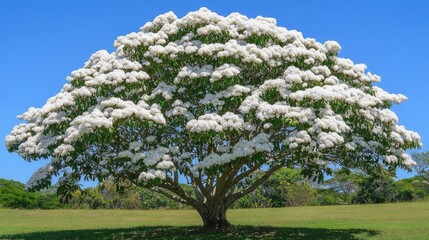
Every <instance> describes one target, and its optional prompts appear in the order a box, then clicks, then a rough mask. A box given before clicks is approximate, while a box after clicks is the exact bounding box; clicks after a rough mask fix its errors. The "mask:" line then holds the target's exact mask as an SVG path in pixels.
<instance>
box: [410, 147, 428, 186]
mask: <svg viewBox="0 0 429 240" xmlns="http://www.w3.org/2000/svg"><path fill="white" fill-rule="evenodd" d="M411 157H412V158H413V160H414V161H415V162H416V165H415V166H414V169H415V170H416V173H417V175H418V176H420V177H422V178H424V179H425V180H427V181H429V152H419V153H413V154H411Z"/></svg>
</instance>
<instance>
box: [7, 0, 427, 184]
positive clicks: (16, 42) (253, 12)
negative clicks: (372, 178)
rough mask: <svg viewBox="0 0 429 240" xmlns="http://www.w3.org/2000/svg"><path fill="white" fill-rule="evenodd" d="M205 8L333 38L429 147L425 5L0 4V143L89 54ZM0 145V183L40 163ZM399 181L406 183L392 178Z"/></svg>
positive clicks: (247, 0) (220, 0)
mask: <svg viewBox="0 0 429 240" xmlns="http://www.w3.org/2000/svg"><path fill="white" fill-rule="evenodd" d="M200 7H208V8H209V9H210V10H212V11H215V12H217V13H218V14H221V15H228V14H230V13H231V12H240V13H241V14H244V15H247V16H248V17H256V16H258V15H261V16H266V17H274V18H276V19H277V23H278V25H280V26H283V27H286V28H287V29H296V30H298V31H301V32H302V33H303V34H304V36H305V37H311V38H315V39H316V40H317V41H319V42H324V41H326V40H335V41H337V42H339V43H340V45H341V46H342V51H341V53H340V56H341V57H346V58H350V59H352V60H353V61H354V62H355V63H365V64H367V66H368V70H369V71H370V72H372V73H376V74H378V75H380V76H381V77H382V81H381V83H378V84H377V85H378V86H380V87H381V88H383V89H385V90H387V91H388V92H392V93H402V94H404V95H406V96H407V97H408V98H409V100H408V101H407V102H405V103H403V104H401V105H398V106H395V107H393V111H395V112H396V113H397V115H398V116H399V122H400V124H402V125H405V126H406V127H407V128H408V129H411V130H414V131H417V132H418V133H419V134H420V136H421V137H422V141H423V144H424V147H423V149H421V150H420V151H426V150H428V149H429V148H428V146H427V145H429V128H428V127H427V122H428V120H429V113H428V110H429V106H428V105H429V47H428V44H429V14H428V12H429V1H424V0H422V1H405V0H404V1H370V0H367V1H340V0H337V1H326V0H325V1H316V0H314V1H286V0H278V1H262V0H260V1H251V0H236V1H226V0H211V1H201V0H200V1H191V0H186V1H171V0H162V1H161V0H156V1H155V0H152V1H126V0H123V1H85V0H79V1H78V0H74V1H54V0H51V1H43V0H39V1H19V0H2V1H1V4H0V46H1V53H0V54H1V55H0V56H1V57H0V83H1V87H0V109H1V113H0V126H1V127H0V139H4V138H5V137H6V135H7V134H8V133H9V132H10V131H11V130H12V128H13V126H14V125H16V124H18V123H19V121H18V120H16V118H15V117H16V115H19V114H21V113H23V112H25V111H26V110H27V109H28V108H29V107H31V106H34V107H41V106H42V105H43V104H44V103H45V101H46V100H47V99H48V98H49V97H51V96H53V95H55V94H56V93H57V92H58V91H59V90H60V89H61V87H62V86H63V85H64V84H65V83H66V80H65V78H66V76H68V75H69V74H70V72H71V71H73V70H75V69H78V68H80V67H82V65H83V63H84V62H85V61H86V60H87V59H88V58H89V57H90V55H91V54H92V53H94V52H95V51H97V50H100V49H106V50H108V51H113V50H114V49H113V41H114V40H115V39H116V37H117V36H120V35H124V34H127V33H130V32H133V31H138V30H139V28H140V26H142V25H144V23H146V22H148V21H152V20H153V18H155V17H156V16H157V15H159V14H162V13H165V12H167V11H173V12H174V13H175V14H176V15H177V16H178V17H183V16H184V15H185V14H186V13H187V12H189V11H193V10H197V9H199V8H200ZM2 145H3V146H0V178H6V179H15V180H18V181H21V182H26V181H27V180H28V178H29V177H30V176H31V174H32V173H33V172H34V171H35V170H36V169H37V168H39V167H41V166H42V165H44V164H45V162H44V161H39V162H32V163H28V162H26V161H24V160H22V159H21V158H20V157H19V156H18V155H17V154H10V153H8V152H7V151H6V148H5V147H4V144H2ZM398 176H399V177H400V178H403V177H407V176H410V174H407V173H405V172H404V171H398Z"/></svg>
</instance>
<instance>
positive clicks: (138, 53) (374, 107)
mask: <svg viewBox="0 0 429 240" xmlns="http://www.w3.org/2000/svg"><path fill="white" fill-rule="evenodd" d="M114 46H115V51H114V52H113V53H108V52H107V51H104V50H103V51H99V52H96V53H95V54H93V55H92V56H91V58H90V59H89V60H88V61H87V62H86V63H85V65H84V66H83V67H82V68H81V69H79V70H76V71H73V72H72V74H71V76H70V77H68V78H67V79H68V81H69V82H68V83H67V84H65V85H64V87H63V89H62V90H61V91H60V93H58V94H57V95H56V96H54V97H52V98H50V99H49V100H48V101H47V103H46V104H45V105H44V106H43V107H41V108H38V109H36V108H30V109H29V110H28V111H27V112H26V113H24V114H22V115H20V116H19V118H20V119H22V120H24V121H25V123H23V124H20V125H18V126H16V127H15V128H14V129H13V131H12V132H11V134H10V135H8V136H7V137H6V146H7V148H8V150H9V151H14V152H17V153H18V154H20V155H21V156H22V157H23V158H25V159H27V160H37V159H41V158H51V162H50V163H49V164H48V165H47V166H45V167H44V168H41V169H39V170H38V171H37V172H36V173H35V174H34V175H33V177H32V178H31V179H30V181H29V183H28V186H27V187H28V188H35V189H38V188H41V187H46V186H49V185H50V184H51V179H52V178H51V177H52V176H53V175H59V176H61V177H60V181H59V182H58V185H59V186H58V191H59V192H60V193H61V194H62V195H65V196H67V197H66V198H68V197H69V196H70V195H69V194H70V192H73V191H75V190H76V184H77V183H78V181H79V180H80V179H81V178H85V179H92V180H95V179H97V180H99V181H103V180H105V179H107V178H110V177H114V178H115V179H118V180H119V181H122V182H125V181H129V182H130V183H132V184H135V185H137V186H142V187H146V188H148V189H151V190H152V191H155V192H158V193H160V194H163V195H164V196H166V197H169V198H171V199H172V200H174V201H177V202H179V203H181V204H186V205H189V206H191V207H193V208H195V209H196V210H197V211H198V213H199V214H200V215H201V217H202V219H203V220H204V225H205V226H207V227H212V226H214V227H218V226H220V227H223V226H227V225H228V224H227V221H226V210H227V209H228V208H229V207H230V206H231V205H232V204H233V203H234V202H236V201H237V200H238V199H240V198H241V197H243V196H245V195H247V194H249V193H250V192H252V191H253V190H255V189H256V188H257V187H258V186H260V185H261V184H262V183H263V182H264V181H266V180H267V179H268V178H269V177H270V176H271V175H272V174H273V173H275V172H276V171H277V170H279V169H281V168H282V167H289V168H294V167H297V168H300V174H301V175H303V176H304V177H308V178H312V180H313V181H315V180H318V181H321V180H323V177H324V174H330V173H331V172H332V169H331V166H332V164H340V165H342V166H343V167H344V168H346V169H349V168H359V169H361V170H362V171H364V172H365V173H369V174H371V175H374V174H377V173H378V172H380V171H382V169H384V168H388V169H389V170H390V171H393V170H394V169H396V168H397V167H401V168H406V169H408V168H409V167H410V166H411V165H412V164H413V163H414V162H413V161H412V160H411V158H410V157H409V156H408V155H407V154H406V152H405V150H407V149H410V148H416V147H419V146H421V142H420V137H419V135H418V134H417V133H415V132H412V131H408V130H406V129H405V128H404V127H403V126H399V125H398V118H397V116H396V115H395V113H393V112H392V111H391V110H389V108H390V107H391V106H392V104H394V103H401V102H403V101H404V100H406V97H405V96H403V95H401V94H390V93H387V92H385V91H384V90H382V89H381V88H379V87H376V86H373V85H372V84H373V82H378V81H380V77H378V76H377V75H374V74H371V73H369V72H365V69H366V66H365V65H364V64H354V63H353V62H352V61H351V60H349V59H344V58H340V57H338V53H339V51H340V50H341V47H340V46H339V44H338V43H336V42H334V41H327V42H325V43H323V44H322V43H319V42H317V41H315V40H314V39H305V38H303V36H302V34H301V33H299V32H297V31H293V30H292V31H289V30H286V29H285V28H282V27H278V26H277V25H276V20H275V19H272V18H263V17H257V18H255V19H249V18H247V17H246V16H243V15H240V14H237V13H235V14H231V15H229V16H227V17H223V16H219V15H217V14H216V13H213V12H211V11H209V10H208V9H206V8H202V9H200V10H199V11H196V12H191V13H189V14H188V15H186V16H185V17H183V18H181V19H178V18H177V17H176V16H175V15H174V14H173V13H172V12H169V13H166V14H164V15H160V16H158V17H157V18H155V19H154V21H153V22H149V23H147V24H145V25H144V26H143V27H142V28H141V30H140V31H139V32H138V33H130V34H128V35H126V36H121V37H118V39H117V40H116V41H115V44H114ZM257 171H260V172H261V171H262V174H260V175H259V178H258V179H254V180H251V178H252V176H253V178H254V176H255V175H252V174H253V173H254V172H257ZM251 175H252V176H251ZM179 176H181V177H183V178H185V179H186V183H187V185H184V184H181V183H180V182H179ZM238 185H240V188H241V190H240V191H236V188H237V186H238ZM184 186H186V187H187V188H192V191H190V192H192V194H190V192H187V190H186V189H185V188H184ZM280 186H281V187H282V190H281V193H280V198H279V199H276V200H275V202H273V203H272V204H273V205H278V204H279V201H280V199H284V200H285V204H290V205H294V204H298V203H300V204H301V203H303V204H304V203H305V202H303V199H299V198H300V197H301V196H303V195H305V196H308V197H310V196H312V195H313V194H314V193H313V192H312V191H311V189H310V187H309V185H307V183H305V182H301V183H299V184H298V185H296V184H292V183H290V182H282V183H281V185H280ZM262 193H264V189H262ZM94 194H95V193H93V192H92V191H89V192H88V193H86V194H83V195H82V196H84V195H86V196H91V198H94V199H99V197H98V196H94ZM276 194H277V193H276ZM111 203H112V204H116V203H115V200H114V199H111ZM305 204H307V203H305ZM101 205H103V203H101V202H99V201H98V200H96V201H95V202H93V203H91V204H90V206H89V207H91V208H92V207H98V206H101Z"/></svg>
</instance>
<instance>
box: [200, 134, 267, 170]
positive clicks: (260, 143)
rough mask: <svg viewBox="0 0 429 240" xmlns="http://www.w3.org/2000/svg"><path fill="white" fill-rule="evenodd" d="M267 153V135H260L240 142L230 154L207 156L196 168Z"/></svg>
mask: <svg viewBox="0 0 429 240" xmlns="http://www.w3.org/2000/svg"><path fill="white" fill-rule="evenodd" d="M269 151H271V145H270V140H269V135H268V134H265V133H260V134H258V135H257V136H255V137H254V138H253V139H251V140H241V141H240V142H238V143H237V144H235V145H234V146H233V147H232V151H231V152H226V153H222V154H220V155H219V154H217V153H212V154H210V155H208V156H207V157H205V158H204V160H203V161H201V162H200V163H199V164H198V168H200V169H204V168H209V167H211V166H213V165H222V164H225V163H229V162H231V161H233V160H235V159H237V158H244V157H251V156H252V155H254V154H255V153H258V152H269Z"/></svg>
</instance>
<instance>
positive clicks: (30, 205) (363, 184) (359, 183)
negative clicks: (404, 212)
mask: <svg viewBox="0 0 429 240" xmlns="http://www.w3.org/2000/svg"><path fill="white" fill-rule="evenodd" d="M256 174H262V172H261V173H256ZM255 179H257V177H255ZM239 190H240V186H238V187H237V191H239ZM188 191H189V194H193V189H191V188H188ZM55 192H56V189H55V187H52V188H50V189H46V190H43V191H40V192H28V191H26V190H24V184H22V183H20V182H16V181H13V180H5V179H0V207H3V208H21V209H35V208H38V209H54V208H79V209H179V208H186V207H187V206H184V205H182V204H180V203H177V202H174V201H173V200H170V199H169V198H166V197H164V196H163V195H160V194H158V193H155V192H152V191H150V190H148V189H145V188H141V187H136V186H133V185H129V184H126V183H122V184H115V183H114V182H113V181H111V180H106V181H104V182H103V183H101V184H99V185H98V186H96V187H90V188H85V189H82V190H77V191H75V192H73V194H72V196H71V198H70V199H69V201H68V202H67V203H60V198H59V197H58V196H57V195H56V193H55ZM424 199H429V181H428V179H427V175H422V174H419V175H417V176H415V177H412V178H407V179H402V180H399V181H394V180H393V178H392V177H391V176H389V175H388V174H384V175H381V176H378V177H372V176H368V175H365V174H363V173H360V172H349V171H345V170H337V171H334V173H333V175H332V177H331V178H330V179H328V180H326V181H325V182H324V183H323V184H316V183H313V182H311V181H309V180H307V179H305V178H303V177H302V176H301V174H300V170H299V169H287V168H284V169H281V170H280V171H278V172H277V173H275V174H274V175H273V176H272V177H271V178H270V179H269V180H268V181H267V182H265V183H264V184H263V185H261V186H260V187H259V188H258V189H256V190H255V191H254V192H252V193H250V194H248V195H247V196H245V197H243V198H241V199H239V200H238V201H237V202H236V203H235V204H234V205H233V208H264V207H286V206H309V205H340V204H363V203H389V202H401V201H417V200H424Z"/></svg>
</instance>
